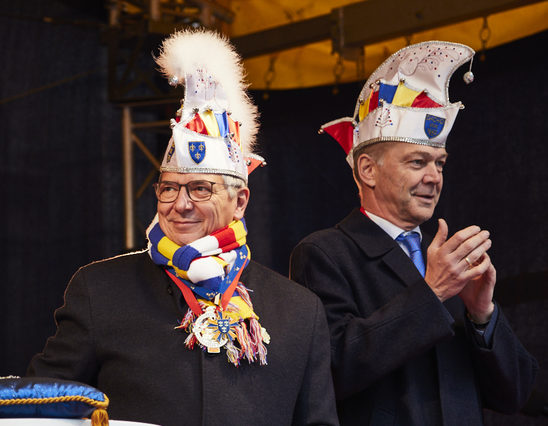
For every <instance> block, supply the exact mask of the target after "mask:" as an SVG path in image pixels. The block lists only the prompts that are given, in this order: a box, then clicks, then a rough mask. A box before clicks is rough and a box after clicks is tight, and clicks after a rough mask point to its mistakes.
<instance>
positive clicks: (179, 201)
mask: <svg viewBox="0 0 548 426" xmlns="http://www.w3.org/2000/svg"><path fill="white" fill-rule="evenodd" d="M193 207H194V204H193V203H192V200H191V199H190V198H189V196H188V194H187V193H186V190H185V188H181V189H180V190H179V195H177V198H176V199H175V201H174V202H173V208H174V209H175V210H176V211H177V212H183V211H187V210H191V209H192V208H193Z"/></svg>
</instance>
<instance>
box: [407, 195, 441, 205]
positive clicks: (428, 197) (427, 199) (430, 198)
mask: <svg viewBox="0 0 548 426" xmlns="http://www.w3.org/2000/svg"><path fill="white" fill-rule="evenodd" d="M411 195H413V197H416V198H418V199H419V200H421V201H423V202H426V203H432V202H433V201H435V200H436V196H435V195H434V194H411Z"/></svg>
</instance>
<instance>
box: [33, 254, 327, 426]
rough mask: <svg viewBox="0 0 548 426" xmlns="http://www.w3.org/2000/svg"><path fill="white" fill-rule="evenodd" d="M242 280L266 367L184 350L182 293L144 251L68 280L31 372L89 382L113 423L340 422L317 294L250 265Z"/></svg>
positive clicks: (86, 269)
mask: <svg viewBox="0 0 548 426" xmlns="http://www.w3.org/2000/svg"><path fill="white" fill-rule="evenodd" d="M241 282H243V283H244V284H245V285H246V286H247V287H248V288H249V289H250V290H251V292H250V297H251V300H252V303H253V305H254V310H255V312H256V313H257V314H258V315H259V317H260V323H261V325H262V326H263V327H264V328H266V330H267V331H268V333H269V334H270V336H271V342H270V344H269V345H267V349H268V355H267V361H268V365H266V366H260V365H259V364H258V363H254V364H249V363H248V362H247V361H242V364H241V365H240V366H239V367H235V366H233V365H232V364H229V363H228V361H227V357H226V353H225V351H224V349H221V353H220V354H208V353H206V352H204V351H202V350H201V349H200V348H198V347H196V348H195V349H194V350H189V349H187V348H186V347H185V345H184V341H185V338H186V337H187V333H186V332H184V331H183V330H175V329H174V327H175V326H177V325H178V323H179V322H180V321H181V319H182V316H183V315H184V313H185V312H186V311H187V306H186V304H185V302H184V300H183V299H182V298H181V293H180V291H179V290H178V289H177V287H176V286H175V285H174V284H173V283H172V282H171V280H170V279H169V278H168V276H167V275H166V274H165V273H164V272H163V270H162V268H160V267H158V266H157V265H155V264H154V263H153V262H152V261H151V259H150V257H149V255H148V253H146V252H141V253H136V254H131V255H124V256H119V257H116V258H113V259H109V260H106V261H100V262H95V263H92V264H91V265H88V266H85V267H83V268H81V269H80V270H79V271H78V272H77V273H76V274H75V275H74V277H73V278H72V280H71V282H70V283H69V285H68V287H67V290H66V293H65V303H64V305H63V306H62V307H61V308H59V309H58V310H57V311H56V314H55V319H56V322H57V324H58V327H57V332H56V334H55V336H53V337H51V338H50V339H48V341H47V343H46V346H45V348H44V351H43V353H41V354H38V355H37V356H35V357H34V358H33V360H32V361H31V365H30V367H29V372H28V373H29V375H34V376H47V377H56V378H61V379H68V380H76V381H80V382H83V383H87V384H90V385H92V386H95V387H97V388H98V389H100V390H101V391H103V392H104V393H105V394H106V395H107V396H108V398H109V399H110V406H109V409H108V412H109V416H110V418H111V419H120V420H132V421H142V422H150V423H155V424H161V425H163V426H172V425H221V424H222V425H276V426H278V425H291V424H295V425H320V424H321V425H324V424H325V425H332V424H337V418H336V411H335V402H334V397H333V387H332V380H331V375H330V370H329V368H330V366H329V335H328V329H327V323H326V321H325V314H324V310H323V307H322V304H321V302H320V300H319V299H318V298H317V297H316V296H315V295H314V294H312V293H311V292H310V291H308V290H306V289H304V288H303V287H301V286H299V285H297V284H295V283H293V282H290V281H289V280H288V279H287V278H285V277H282V276H281V275H278V274H276V273H275V272H273V271H271V270H269V269H267V268H264V267H262V266H261V265H259V264H257V263H255V262H253V261H251V262H250V264H249V265H248V266H247V267H246V269H245V270H244V272H243V274H242V277H241Z"/></svg>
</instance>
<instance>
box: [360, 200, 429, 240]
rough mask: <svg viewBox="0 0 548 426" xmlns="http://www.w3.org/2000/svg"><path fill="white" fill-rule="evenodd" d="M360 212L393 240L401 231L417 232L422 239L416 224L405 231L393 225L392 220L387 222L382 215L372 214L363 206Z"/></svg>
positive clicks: (405, 232)
mask: <svg viewBox="0 0 548 426" xmlns="http://www.w3.org/2000/svg"><path fill="white" fill-rule="evenodd" d="M362 212H364V213H365V214H366V215H367V216H368V217H369V219H371V220H372V221H373V222H375V223H376V224H377V225H378V226H379V227H380V228H381V229H382V230H383V231H384V232H386V233H387V234H388V235H390V238H392V239H393V240H395V239H396V238H397V237H398V236H399V235H400V234H401V233H404V234H408V233H410V232H417V233H418V234H419V236H420V238H421V241H422V233H421V230H420V227H418V226H417V227H415V228H414V229H412V230H411V231H406V230H405V229H401V228H400V227H398V226H396V225H394V224H393V223H392V222H389V221H387V220H386V219H384V218H382V217H379V216H377V215H374V214H373V213H371V212H369V211H367V210H365V209H363V208H362Z"/></svg>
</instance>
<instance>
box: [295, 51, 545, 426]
mask: <svg viewBox="0 0 548 426" xmlns="http://www.w3.org/2000/svg"><path fill="white" fill-rule="evenodd" d="M472 55H473V51H472V50H471V49H470V48H468V47H467V46H463V45H458V44H454V43H445V42H426V43H420V44H418V45H412V46H409V47H407V48H405V49H402V50H401V51H399V52H397V53H395V54H394V55H392V56H391V57H390V58H389V59H387V61H386V62H385V63H383V64H382V65H381V66H380V67H379V68H378V69H377V70H376V71H375V72H374V73H373V75H372V76H371V77H370V78H369V80H368V81H367V83H366V84H365V86H364V89H363V90H362V93H361V94H360V97H359V100H358V103H357V105H356V110H355V116H359V123H356V122H355V121H354V120H353V119H341V120H336V121H334V122H331V123H328V124H327V125H324V126H323V129H324V130H325V131H326V132H328V133H329V134H330V135H332V136H334V137H335V138H336V139H337V140H338V141H339V143H340V144H341V146H342V147H343V148H345V150H346V152H347V154H348V161H349V163H350V165H351V166H352V168H353V172H354V178H355V180H356V183H357V185H358V188H359V192H360V201H361V209H356V210H354V211H353V212H352V213H351V214H350V215H349V216H348V217H346V218H345V219H344V220H343V221H342V222H340V223H339V224H338V225H336V226H335V227H334V228H331V229H327V230H323V231H319V232H315V233H313V234H312V235H310V236H308V237H307V238H305V239H304V240H303V241H301V242H300V243H299V245H297V247H296V248H295V249H294V251H293V253H292V257H291V278H292V279H294V280H295V281H297V282H300V283H302V284H304V285H305V286H307V287H308V288H310V289H312V290H313V291H314V292H315V293H317V294H318V295H319V296H320V298H321V299H322V301H323V303H324V306H325V309H326V312H327V319H328V323H329V325H330V331H331V350H332V369H333V374H334V382H335V392H336V397H337V406H338V412H339V420H340V422H341V424H343V425H375V426H379V425H421V426H427V425H432V426H437V425H455V426H457V425H458V426H460V425H480V424H482V408H483V407H487V408H491V409H494V410H497V411H501V412H504V413H512V412H516V411H517V410H519V408H520V407H521V406H522V405H523V404H524V403H525V401H526V400H527V397H528V395H529V392H530V390H531V386H532V383H533V379H534V375H535V372H536V369H537V363H536V361H535V360H534V358H532V357H531V355H529V353H528V352H527V351H526V350H525V349H524V348H523V346H522V345H521V344H520V342H519V341H518V339H517V338H516V336H515V335H514V333H513V332H512V330H511V328H510V326H509V324H508V322H507V320H506V318H505V317H504V315H503V313H502V311H501V309H500V307H499V306H498V305H497V304H496V303H495V302H494V301H493V291H494V287H495V282H496V272H495V268H494V266H493V265H492V263H491V260H490V258H489V256H488V254H487V251H488V249H489V248H490V247H491V240H490V239H489V232H488V231H486V230H482V229H480V227H478V226H469V227H467V228H465V229H462V230H460V231H458V232H456V233H455V234H454V235H453V236H451V237H450V238H448V226H447V224H446V222H445V221H444V220H443V219H440V220H439V223H438V231H437V233H436V235H435V237H434V238H433V240H431V239H429V238H428V237H427V236H423V235H422V233H421V230H420V227H419V226H420V225H421V224H422V223H423V222H425V221H426V220H428V219H429V218H430V217H431V216H432V214H433V211H434V208H435V206H436V204H437V202H438V199H439V196H440V192H441V189H442V184H443V174H442V172H443V167H444V164H445V162H446V159H447V152H446V150H445V141H446V138H447V135H448V133H449V131H450V129H451V126H452V124H453V121H454V119H455V117H456V113H457V112H458V109H459V108H460V107H461V105H460V103H454V104H453V103H450V102H449V99H448V90H447V88H448V83H449V78H450V76H451V75H452V73H453V72H454V70H455V69H456V68H457V67H458V66H460V65H461V64H462V63H464V62H466V61H467V60H469V59H470V58H471V57H472ZM465 77H466V78H467V79H468V80H472V77H473V76H472V75H471V72H468V73H467V74H466V75H465Z"/></svg>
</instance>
